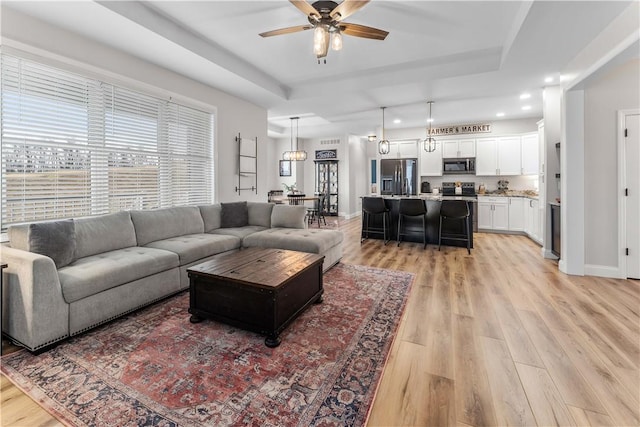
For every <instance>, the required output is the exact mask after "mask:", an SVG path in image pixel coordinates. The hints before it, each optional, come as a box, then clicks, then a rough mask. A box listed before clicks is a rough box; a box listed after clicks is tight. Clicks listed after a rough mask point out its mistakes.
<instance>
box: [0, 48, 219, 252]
mask: <svg viewBox="0 0 640 427" xmlns="http://www.w3.org/2000/svg"><path fill="white" fill-rule="evenodd" d="M0 55H1V59H0V61H1V62H2V64H3V65H2V66H3V69H2V73H3V74H2V75H3V76H4V72H5V71H4V68H5V60H6V59H5V58H13V60H15V61H19V62H22V63H27V64H31V65H33V64H35V66H37V67H41V68H42V69H52V70H55V71H57V72H59V73H61V74H63V75H72V76H75V77H76V78H78V79H80V80H83V81H84V82H88V84H87V86H89V85H96V86H97V87H101V88H104V87H105V86H106V87H107V88H109V87H111V88H114V90H120V91H124V92H125V93H126V94H127V95H131V96H134V97H135V96H140V97H143V98H146V99H151V100H153V102H155V103H157V104H158V105H159V106H165V107H164V108H166V110H167V111H168V110H169V109H171V108H176V109H178V110H181V109H182V110H184V111H186V112H191V111H195V112H196V113H197V114H196V113H194V114H196V115H198V114H199V115H201V116H202V117H204V118H206V120H205V119H203V120H204V121H206V122H207V123H206V125H203V128H204V129H205V131H204V140H203V141H200V142H199V143H200V144H203V145H202V146H203V147H204V150H203V152H204V153H205V158H204V159H205V160H204V161H203V162H202V164H203V165H204V167H203V168H193V169H196V170H197V171H198V172H201V173H204V176H205V177H206V178H207V179H206V180H205V184H203V186H202V188H201V189H200V190H199V191H200V193H202V194H204V196H202V195H200V196H198V197H205V198H206V202H211V203H213V202H214V201H215V199H216V191H215V188H216V187H215V184H216V177H215V170H216V162H217V147H216V134H217V122H216V120H217V109H216V108H215V107H212V106H209V105H206V106H205V105H204V104H203V103H200V102H198V101H195V100H193V101H194V102H185V99H184V97H181V96H176V97H175V98H177V99H179V100H180V102H176V101H174V100H173V98H174V97H173V96H169V97H167V96H166V91H162V92H163V95H164V96H163V95H159V94H158V93H157V91H156V92H154V91H152V90H149V85H145V84H143V86H145V88H144V89H140V88H135V87H131V86H135V85H124V84H122V82H121V81H115V82H114V81H113V79H109V78H103V77H102V76H96V75H95V73H92V72H88V71H87V72H85V71H83V70H80V71H78V70H77V69H73V68H74V67H64V66H63V67H61V66H60V64H57V63H56V64H55V65H51V64H50V63H49V62H50V61H46V60H41V58H36V59H34V58H32V57H31V56H30V55H20V54H19V53H16V52H8V53H7V52H5V51H3V52H1V53H0ZM54 62H55V61H54ZM69 68H72V70H69ZM2 84H3V85H4V84H5V83H4V79H3V81H2ZM4 96H5V95H4V91H3V95H2V98H0V106H2V105H4V104H3V102H4V99H5V98H4ZM20 96H23V95H22V94H21V93H18V97H20ZM93 96H95V94H93ZM167 98H168V99H167ZM37 99H40V98H37ZM93 102H94V104H92V107H89V106H88V105H89V104H87V111H89V109H90V108H95V107H96V105H95V102H96V101H95V100H93ZM97 102H98V103H99V104H100V105H101V107H102V108H103V109H104V106H105V100H104V99H101V100H99V101H97ZM167 111H164V112H163V113H162V114H159V115H158V117H159V118H158V122H157V123H156V135H157V137H156V140H155V144H156V151H155V155H156V156H157V158H158V169H160V167H161V163H163V162H164V164H163V167H167V168H169V169H171V162H172V159H175V156H174V155H172V154H171V153H170V151H171V150H170V149H169V148H167V147H171V146H172V145H171V144H173V143H172V142H169V143H167V144H168V145H167V147H165V148H167V149H166V150H165V152H162V151H161V148H162V147H161V146H162V145H163V144H164V143H165V141H161V139H162V138H163V136H166V135H163V133H166V134H167V135H168V134H170V133H171V131H170V130H168V131H167V132H163V128H165V127H168V126H169V127H170V126H171V124H172V123H173V122H170V121H168V119H167V118H166V117H165V118H162V116H163V114H164V115H167V114H168V113H167ZM90 114H92V113H91V112H89V113H87V117H88V122H90V124H88V125H87V129H86V132H87V134H88V133H90V132H95V131H96V130H95V128H92V127H95V123H96V122H99V123H98V126H97V127H98V128H100V127H102V129H101V130H99V131H98V133H99V134H100V135H101V137H100V138H98V139H101V140H102V141H103V142H104V140H105V139H106V137H105V129H104V128H105V127H106V124H105V123H106V117H105V115H104V114H103V115H102V117H101V118H100V119H99V120H97V121H96V119H95V117H93V116H92V117H89V115H90ZM93 114H94V115H95V113H93ZM4 116H5V112H4V111H0V119H2V118H3V117H4ZM187 119H190V117H189V114H187ZM173 125H175V126H180V124H179V123H176V124H173ZM196 127H197V126H196ZM196 127H189V126H188V127H187V128H188V129H189V130H188V131H187V132H190V131H191V130H192V129H196ZM90 128H92V129H90ZM4 130H5V126H4V121H3V122H2V126H1V127H0V131H1V132H2V133H0V138H1V139H0V148H4V146H5V143H6V141H5V139H6V138H5V137H4V135H5V133H4ZM179 132H180V131H178V133H179ZM191 133H197V132H196V131H191ZM94 139H95V135H94V136H92V137H91V138H89V137H87V140H88V142H87V150H88V151H89V153H90V154H89V155H90V156H94V155H95V154H96V153H97V152H98V151H100V150H102V152H103V154H104V153H105V152H108V151H109V150H108V149H106V148H105V147H104V146H102V147H101V148H100V149H96V148H95V147H92V146H91V142H92V141H93V140H94ZM167 140H168V139H167ZM187 141H189V137H188V136H187ZM187 144H189V142H187ZM53 145H55V144H53ZM3 151H4V150H3ZM186 151H189V150H188V149H187V150H186ZM113 153H115V154H116V156H117V154H118V153H117V152H116V151H114V152H113ZM120 154H122V153H120ZM5 155H6V153H3V155H2V158H1V159H2V164H1V167H0V174H1V177H0V178H1V180H0V182H1V183H2V186H3V189H2V196H1V197H0V209H1V212H2V215H1V217H0V223H1V224H0V226H1V227H2V231H3V232H4V231H5V230H6V228H7V227H8V226H10V225H11V224H17V223H22V222H36V221H41V220H49V219H51V220H52V219H59V218H68V217H72V218H73V217H78V216H83V215H76V214H74V213H72V214H71V215H66V214H64V213H60V212H59V211H58V210H57V209H53V212H52V213H53V214H52V215H47V216H46V218H45V217H37V218H33V219H30V218H25V219H24V220H21V221H12V222H8V221H7V220H6V219H5V217H6V216H7V213H6V211H5V208H7V206H5V198H6V197H5V196H6V191H5V190H6V188H5V187H6V180H7V179H8V178H7V176H6V174H5V167H6V163H5ZM108 159H109V156H108V155H103V159H102V160H101V161H102V162H103V164H102V165H96V164H97V163H99V160H98V158H97V157H95V158H92V159H91V160H90V163H91V164H90V165H89V169H90V170H93V168H94V167H100V168H102V173H103V174H104V173H105V172H107V175H108V172H109V166H108V162H109V160H108ZM194 161H195V160H194ZM104 163H107V166H105V165H104ZM183 169H184V168H183ZM200 169H203V170H200ZM57 170H59V169H57ZM24 173H26V172H25V171H24V169H23V174H24ZM170 174H171V171H170V172H169V175H170ZM158 175H160V172H158ZM186 175H191V174H189V173H187V174H186ZM196 177H197V175H196ZM101 179H102V181H101V183H94V182H91V183H90V184H89V189H90V190H89V193H90V195H89V198H90V199H91V204H92V205H95V204H96V203H95V200H96V199H100V198H102V199H106V202H104V201H103V202H101V203H102V204H103V205H104V204H106V205H107V208H106V210H105V208H104V206H103V207H102V208H100V207H98V208H95V209H94V207H92V208H91V210H90V212H88V213H89V215H101V214H105V213H111V212H117V211H119V210H129V209H126V208H125V209H116V208H112V207H110V206H109V199H111V197H110V196H111V193H110V190H109V187H110V182H109V178H108V177H107V178H104V177H103V178H101ZM171 179H172V178H170V180H171ZM189 179H191V178H189V177H187V186H188V188H190V187H189V183H191V182H193V180H192V181H189ZM90 180H93V178H90ZM98 180H100V178H98ZM173 185H174V184H173V183H171V184H170V187H173ZM181 185H184V184H181ZM105 188H106V190H105ZM156 189H157V192H158V203H157V207H169V206H178V205H183V204H185V203H181V202H179V201H178V202H175V200H176V197H175V196H173V195H171V194H169V193H170V192H171V190H169V193H166V188H163V185H162V179H160V178H158V179H157V185H156ZM178 192H180V194H183V192H184V191H182V192H181V190H180V189H179V190H178ZM51 199H52V200H53V199H54V198H51ZM56 200H57V199H56ZM193 200H195V201H194V202H192V203H187V204H201V203H203V202H202V201H199V200H197V197H196V199H193ZM98 205H100V203H98ZM134 208H137V207H134ZM23 218H24V217H23ZM5 240H6V235H5V234H3V235H2V241H5Z"/></svg>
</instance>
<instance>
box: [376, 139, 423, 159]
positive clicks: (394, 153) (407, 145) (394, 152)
mask: <svg viewBox="0 0 640 427" xmlns="http://www.w3.org/2000/svg"><path fill="white" fill-rule="evenodd" d="M379 156H380V158H381V159H401V158H402V159H409V158H417V157H418V142H417V140H411V141H390V142H389V153H387V154H380V155H379Z"/></svg>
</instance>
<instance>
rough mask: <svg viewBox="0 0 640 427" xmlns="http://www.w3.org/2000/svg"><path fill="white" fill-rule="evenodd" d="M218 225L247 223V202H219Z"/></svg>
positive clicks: (225, 226)
mask: <svg viewBox="0 0 640 427" xmlns="http://www.w3.org/2000/svg"><path fill="white" fill-rule="evenodd" d="M220 207H221V212H220V227H221V228H232V227H244V226H245V225H249V210H248V209H247V202H234V203H220Z"/></svg>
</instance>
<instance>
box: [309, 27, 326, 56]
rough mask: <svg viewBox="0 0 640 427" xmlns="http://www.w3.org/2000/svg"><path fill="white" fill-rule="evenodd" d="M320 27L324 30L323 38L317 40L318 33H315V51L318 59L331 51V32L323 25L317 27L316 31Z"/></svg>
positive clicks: (322, 32)
mask: <svg viewBox="0 0 640 427" xmlns="http://www.w3.org/2000/svg"><path fill="white" fill-rule="evenodd" d="M318 28H321V29H322V31H321V32H320V33H321V34H322V38H321V39H320V40H316V38H315V34H318V33H317V32H316V33H314V38H313V53H314V54H315V55H316V57H317V58H318V59H320V58H324V57H325V56H327V52H328V51H329V32H328V31H327V30H326V29H325V28H324V27H322V26H318V27H316V31H317V30H318Z"/></svg>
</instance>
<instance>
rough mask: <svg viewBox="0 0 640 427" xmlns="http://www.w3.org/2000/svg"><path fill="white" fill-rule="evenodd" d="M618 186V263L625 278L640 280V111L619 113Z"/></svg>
mask: <svg viewBox="0 0 640 427" xmlns="http://www.w3.org/2000/svg"><path fill="white" fill-rule="evenodd" d="M618 116H619V124H620V129H619V132H620V136H621V138H620V143H619V149H618V152H619V159H620V162H619V165H620V166H621V167H620V184H621V191H620V194H621V202H622V203H621V204H620V207H621V209H620V213H621V218H620V223H621V226H622V227H621V228H622V230H621V233H620V237H621V239H620V243H621V245H622V251H623V253H622V258H623V261H622V262H621V263H620V264H621V266H622V267H623V268H622V269H621V270H622V273H623V276H624V277H625V278H629V279H640V170H639V168H638V165H639V164H640V110H635V111H621V112H620V113H619V115H618Z"/></svg>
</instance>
